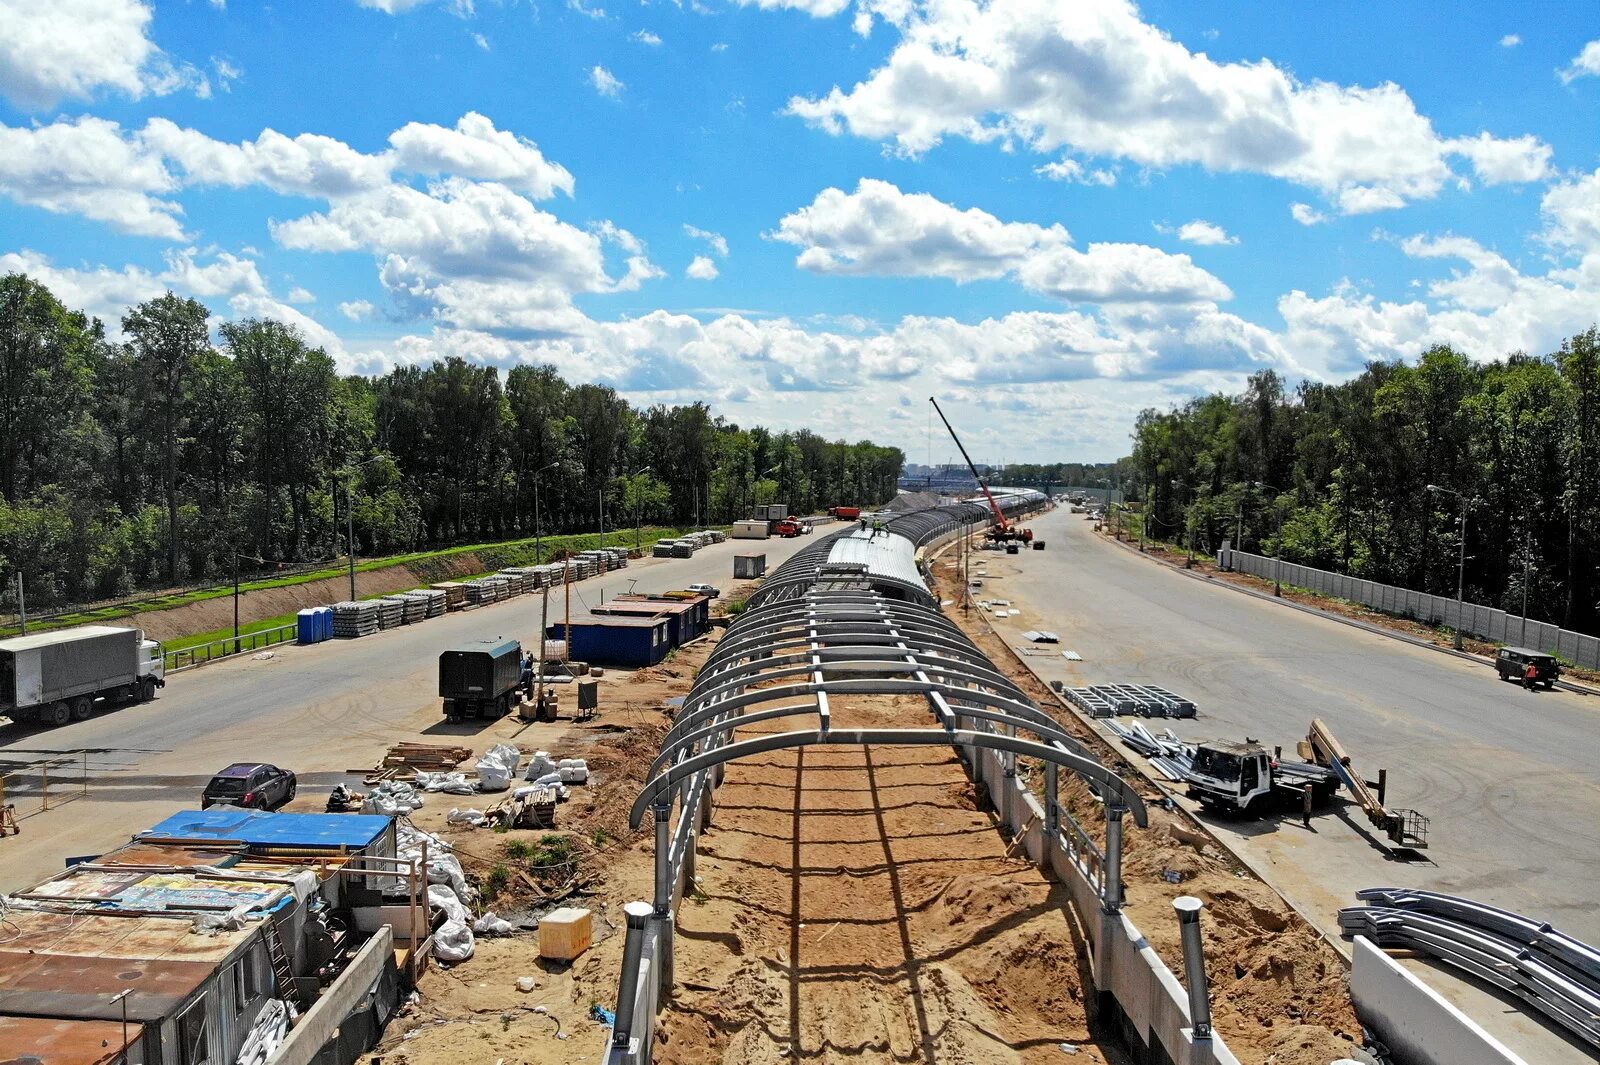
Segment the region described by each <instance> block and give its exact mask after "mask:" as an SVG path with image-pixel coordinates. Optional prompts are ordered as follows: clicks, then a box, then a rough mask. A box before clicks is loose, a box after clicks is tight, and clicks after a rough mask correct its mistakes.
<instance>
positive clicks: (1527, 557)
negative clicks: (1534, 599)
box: [1517, 524, 1533, 647]
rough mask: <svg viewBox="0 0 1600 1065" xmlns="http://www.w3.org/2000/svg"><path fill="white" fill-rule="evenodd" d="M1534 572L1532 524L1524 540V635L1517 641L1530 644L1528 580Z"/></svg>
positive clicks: (1525, 533) (1526, 644) (1524, 534)
mask: <svg viewBox="0 0 1600 1065" xmlns="http://www.w3.org/2000/svg"><path fill="white" fill-rule="evenodd" d="M1532 573H1533V526H1532V525H1531V524H1530V525H1529V526H1528V528H1527V530H1526V531H1525V532H1524V533H1523V540H1522V635H1520V636H1518V637H1517V642H1518V643H1519V644H1521V645H1522V646H1524V647H1526V646H1528V581H1530V580H1531V579H1532Z"/></svg>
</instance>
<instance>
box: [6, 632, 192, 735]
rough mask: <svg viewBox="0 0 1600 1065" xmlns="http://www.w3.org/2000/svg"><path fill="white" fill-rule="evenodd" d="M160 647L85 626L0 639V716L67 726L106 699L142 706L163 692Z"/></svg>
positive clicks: (132, 636)
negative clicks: (160, 691) (141, 704)
mask: <svg viewBox="0 0 1600 1065" xmlns="http://www.w3.org/2000/svg"><path fill="white" fill-rule="evenodd" d="M166 678H167V670H166V660H165V659H164V658H163V657H162V654H161V645H160V644H159V643H156V642H155V641H153V640H147V639H145V638H144V632H143V631H142V630H140V629H118V628H111V627H108V626H104V625H84V626H80V627H78V628H72V629H60V630H57V631H55V632H42V633H39V634H37V635H34V636H17V637H13V638H12V639H9V640H0V714H5V715H6V716H8V717H10V718H11V719H12V720H13V721H18V722H24V723H26V722H35V721H37V722H38V723H39V724H41V725H65V724H66V723H67V722H69V721H73V720H78V721H82V720H84V719H85V718H87V717H88V716H89V715H90V714H92V713H94V710H95V705H96V704H97V703H98V702H99V701H101V700H104V701H105V703H106V705H108V706H109V705H112V704H115V703H143V702H149V701H150V700H151V699H154V698H155V697H156V689H157V688H163V687H166V683H167V679H166Z"/></svg>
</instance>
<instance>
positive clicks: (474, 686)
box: [439, 640, 522, 721]
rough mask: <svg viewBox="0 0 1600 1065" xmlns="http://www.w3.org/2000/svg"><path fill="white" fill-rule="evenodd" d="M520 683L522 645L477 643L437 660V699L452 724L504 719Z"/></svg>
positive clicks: (464, 646)
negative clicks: (478, 719) (469, 718)
mask: <svg viewBox="0 0 1600 1065" xmlns="http://www.w3.org/2000/svg"><path fill="white" fill-rule="evenodd" d="M521 682H522V644H520V643H518V642H517V641H516V640H479V641H477V642H476V643H469V644H464V645H462V646H461V647H457V648H454V649H453V650H449V651H445V652H444V653H443V654H441V655H440V656H439V697H440V698H441V699H443V700H444V716H445V717H447V718H449V719H450V720H452V721H458V720H460V719H461V718H464V717H504V716H505V715H506V714H508V713H510V712H511V707H512V705H513V704H514V703H516V701H517V687H518V685H519V684H520V683H521Z"/></svg>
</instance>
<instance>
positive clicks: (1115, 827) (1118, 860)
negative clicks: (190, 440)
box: [1100, 803, 1128, 913]
mask: <svg viewBox="0 0 1600 1065" xmlns="http://www.w3.org/2000/svg"><path fill="white" fill-rule="evenodd" d="M1127 812H1128V809H1127V807H1125V806H1118V805H1116V804H1114V803H1110V804H1107V806H1106V869H1105V887H1104V891H1105V896H1104V897H1103V898H1102V899H1101V900H1100V902H1101V905H1102V906H1104V908H1105V911H1106V912H1107V913H1121V912H1122V815H1123V814H1126V813H1127Z"/></svg>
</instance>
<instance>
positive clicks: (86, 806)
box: [0, 526, 827, 891]
mask: <svg viewBox="0 0 1600 1065" xmlns="http://www.w3.org/2000/svg"><path fill="white" fill-rule="evenodd" d="M826 529H827V527H826V526H824V527H823V531H826ZM811 542H812V541H811V540H810V539H809V538H806V537H800V538H795V539H776V538H774V539H769V540H765V541H751V540H728V541H726V542H724V543H721V544H714V545H712V546H710V547H706V548H703V549H702V550H700V551H699V552H697V553H696V554H695V556H694V557H693V558H688V559H641V560H638V561H635V562H633V563H631V564H630V565H629V566H628V567H627V568H625V569H622V570H614V571H612V572H610V573H606V574H602V575H600V576H598V577H593V578H590V579H589V580H586V581H579V582H577V583H575V584H573V585H572V586H571V588H572V607H571V609H572V613H573V615H574V616H578V615H579V614H581V613H583V612H584V611H586V609H587V607H588V606H589V605H591V604H598V603H599V602H600V599H601V596H602V594H604V596H606V597H608V598H609V597H610V596H613V595H616V594H619V593H623V592H628V591H638V592H663V591H669V590H671V589H674V588H683V587H685V586H686V585H689V584H692V583H697V582H706V583H710V584H713V585H716V586H717V587H718V588H721V589H723V590H724V591H727V590H729V589H730V588H731V587H732V586H733V584H734V583H735V582H734V580H733V556H734V554H736V553H744V552H747V551H762V552H765V553H766V555H767V561H768V567H769V568H771V567H773V566H776V565H777V564H778V563H779V562H781V561H783V560H784V559H786V558H788V557H789V556H790V555H791V554H793V553H794V552H795V551H796V550H798V549H799V548H800V547H801V546H803V545H805V544H809V543H811ZM540 598H541V597H540V595H537V594H531V595H523V596H519V597H517V598H515V599H510V600H507V601H505V602H502V603H496V604H493V605H491V606H486V607H480V608H477V609H473V610H466V611H461V612H458V613H453V614H446V615H444V616H443V617H438V618H434V619H432V620H429V621H426V622H423V623H420V624H416V625H407V626H403V627H401V628H398V629H389V630H386V631H383V632H379V633H376V634H374V635H372V636H368V637H364V638H362V639H358V640H331V641H328V642H326V643H321V644H315V645H312V646H308V647H299V646H295V645H283V646H281V647H276V648H273V649H272V650H273V652H274V653H273V654H272V655H271V656H270V657H268V658H264V659H257V658H254V657H252V656H250V655H242V656H240V657H238V658H235V659H228V660H223V661H220V662H216V663H213V664H211V665H206V666H201V667H199V668H197V669H193V670H188V671H185V672H181V673H177V674H174V675H173V676H171V677H169V678H168V680H167V686H166V688H165V689H163V690H162V692H161V693H160V694H159V695H158V697H157V698H156V699H155V701H154V702H151V703H146V704H144V705H142V706H130V707H125V708H123V709H120V710H114V711H110V712H105V713H100V714H97V715H96V716H94V717H92V718H90V719H89V720H87V721H81V722H73V723H71V724H68V725H65V726H62V727H61V728H55V729H45V728H40V727H37V726H31V725H30V726H23V725H18V724H15V723H13V722H10V721H8V720H4V719H0V720H3V721H4V723H3V724H0V775H5V774H8V773H11V774H17V775H15V776H13V777H12V779H11V780H10V782H9V790H10V794H9V795H8V798H10V799H12V800H14V801H15V802H16V804H17V808H18V812H19V813H29V812H30V811H33V810H36V809H38V807H39V799H38V794H37V793H38V777H37V771H36V770H29V769H27V768H26V767H29V766H33V765H36V764H37V763H38V762H39V761H40V760H42V759H47V758H50V757H52V756H54V755H62V756H67V757H70V758H71V759H72V760H73V761H79V760H86V762H87V766H88V786H87V789H86V791H85V793H84V794H83V795H82V796H81V797H78V798H75V799H72V800H71V801H67V802H64V803H63V804H62V805H60V806H59V807H57V808H53V809H50V810H47V811H45V812H43V813H38V814H36V815H34V816H30V817H27V818H26V819H25V820H23V821H22V828H23V831H22V834H21V835H20V836H17V837H9V838H4V839H0V891H10V890H16V889H17V888H19V887H24V886H29V885H32V884H33V883H35V882H37V881H38V880H39V879H40V878H41V877H43V876H45V875H48V874H49V873H50V872H52V871H54V870H57V869H60V868H61V865H62V859H63V858H65V857H67V856H71V855H80V854H97V853H100V852H101V851H102V850H105V849H106V848H108V847H110V846H113V845H115V844H117V843H119V842H122V841H124V840H126V839H127V838H128V836H129V835H130V834H131V833H133V832H135V831H139V830H142V829H145V828H148V827H149V826H150V825H152V824H155V823H156V822H158V821H160V820H161V819H163V818H165V817H166V816H167V815H168V814H170V813H172V812H173V811H174V810H179V809H189V808H192V807H194V806H195V805H196V804H197V802H198V800H199V795H200V790H201V789H202V788H203V787H204V786H205V782H206V781H207V780H208V779H210V776H211V774H212V773H214V772H215V771H216V770H218V769H220V768H221V767H222V766H224V765H226V764H228V763H229V762H232V761H256V760H259V761H265V762H273V763H276V764H278V765H282V766H284V767H286V768H289V769H293V770H295V771H296V772H297V773H298V774H299V776H300V782H301V788H302V791H304V790H305V789H307V788H316V787H331V786H332V785H333V784H334V783H337V782H340V781H345V780H348V779H349V778H348V776H347V775H346V774H345V773H344V772H342V771H343V770H345V769H349V768H352V767H356V766H370V765H373V764H374V763H375V762H376V760H377V758H378V757H379V756H380V755H381V754H382V753H383V751H384V750H385V749H386V747H387V746H388V745H389V744H390V743H393V742H396V741H398V740H402V739H411V738H420V739H423V740H427V741H432V742H460V743H465V744H471V743H472V737H473V736H474V735H476V734H477V732H478V731H479V730H480V728H481V726H480V725H478V724H477V723H476V722H470V721H469V722H462V723H459V724H451V723H448V722H445V721H444V719H443V716H442V714H441V712H440V703H439V699H438V697H437V695H436V694H435V693H436V692H437V690H438V688H437V684H438V676H437V662H438V655H439V652H440V651H442V650H444V649H445V648H447V647H449V646H451V645H453V644H456V643H458V642H460V641H463V640H471V639H484V638H490V637H498V636H505V637H512V638H517V639H521V640H522V641H523V642H524V643H525V644H526V645H530V646H531V645H532V644H533V642H534V641H535V640H536V639H537V634H538V629H539V611H540ZM564 607H565V602H564V595H563V594H562V593H561V590H560V589H553V590H552V592H551V595H550V607H549V610H550V621H551V622H556V621H559V620H560V619H561V617H562V614H563V610H564ZM544 727H552V726H544ZM80 764H81V762H80ZM80 776H81V773H80V771H79V770H76V769H63V770H60V771H58V772H56V773H54V774H53V783H52V786H51V791H52V795H53V798H52V803H56V802H61V801H62V800H64V799H67V798H69V797H70V795H71V793H72V790H73V788H74V787H75V786H76V785H77V783H78V778H79V777H80Z"/></svg>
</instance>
